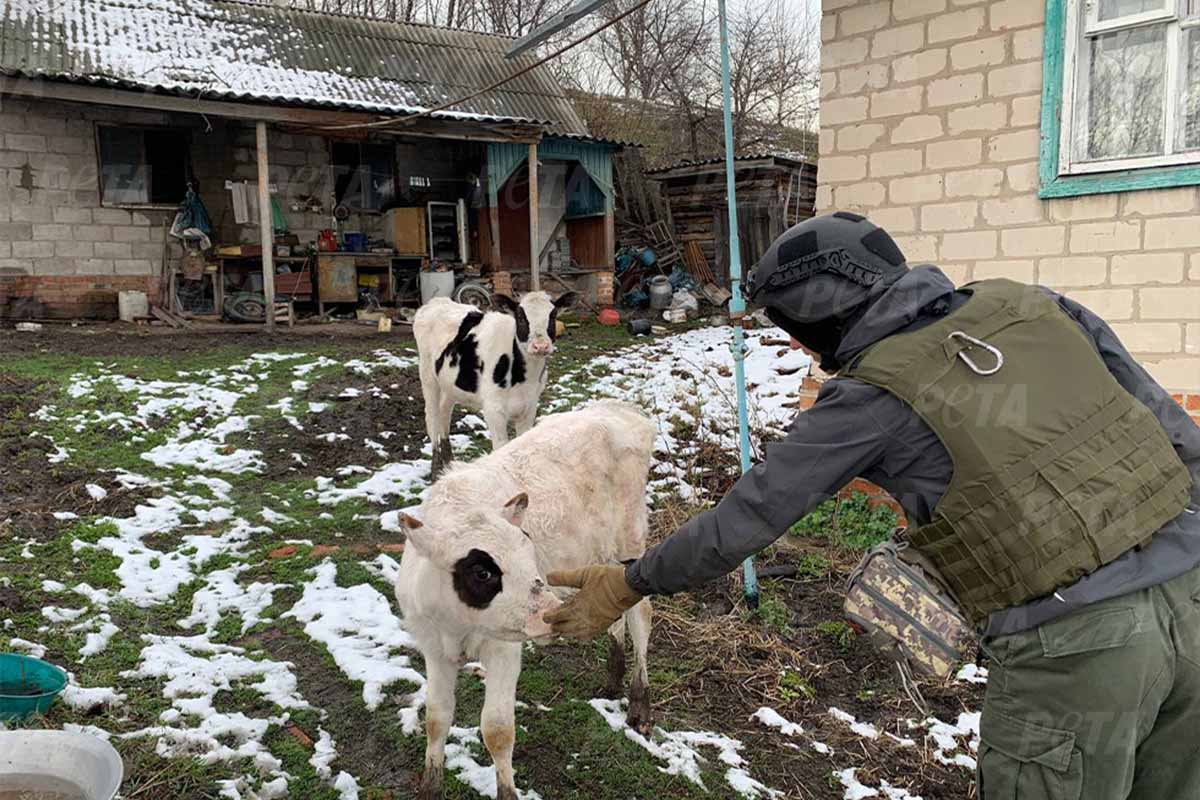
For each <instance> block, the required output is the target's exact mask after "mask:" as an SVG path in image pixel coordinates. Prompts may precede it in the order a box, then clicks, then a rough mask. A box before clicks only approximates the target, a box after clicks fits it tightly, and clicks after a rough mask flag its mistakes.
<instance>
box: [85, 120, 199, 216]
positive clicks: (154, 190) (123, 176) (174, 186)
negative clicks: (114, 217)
mask: <svg viewBox="0 0 1200 800" xmlns="http://www.w3.org/2000/svg"><path fill="white" fill-rule="evenodd" d="M97 139H98V144H99V146H98V151H99V158H100V202H101V203H102V204H103V205H110V206H111V205H156V206H175V205H178V204H179V203H180V202H181V201H182V200H183V198H184V195H186V194H187V186H188V182H189V181H190V180H191V165H190V162H189V159H188V152H189V150H190V146H189V145H190V138H189V136H188V132H187V131H184V130H178V129H173V128H126V127H111V126H107V125H105V126H101V127H100V128H99V129H98V131H97Z"/></svg>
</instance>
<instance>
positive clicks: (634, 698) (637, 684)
mask: <svg viewBox="0 0 1200 800" xmlns="http://www.w3.org/2000/svg"><path fill="white" fill-rule="evenodd" d="M651 615H652V609H651V608H650V600H649V598H646V599H644V600H642V602H640V603H638V604H637V605H636V606H634V607H633V608H631V609H629V610H628V611H626V612H625V621H626V622H627V623H628V625H629V636H630V638H631V639H633V680H632V681H631V682H630V684H629V717H628V722H629V726H630V727H631V728H634V729H636V730H638V731H640V732H641V733H643V734H647V733H649V732H650V728H651V725H652V724H653V719H652V716H653V714H652V712H651V710H650V676H649V671H648V668H647V666H646V656H647V652H648V651H649V649H650V618H651Z"/></svg>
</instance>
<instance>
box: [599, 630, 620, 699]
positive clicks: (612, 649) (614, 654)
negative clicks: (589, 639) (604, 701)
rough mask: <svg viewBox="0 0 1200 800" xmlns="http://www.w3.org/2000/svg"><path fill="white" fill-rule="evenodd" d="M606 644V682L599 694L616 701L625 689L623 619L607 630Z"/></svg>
mask: <svg viewBox="0 0 1200 800" xmlns="http://www.w3.org/2000/svg"><path fill="white" fill-rule="evenodd" d="M608 643H609V646H608V682H607V683H606V684H605V685H604V689H603V690H602V691H601V693H600V694H601V696H602V697H607V698H609V699H616V698H618V697H620V696H621V690H622V689H623V688H624V687H625V617H621V618H620V619H619V620H617V621H616V622H614V623H613V624H612V627H610V628H609V629H608Z"/></svg>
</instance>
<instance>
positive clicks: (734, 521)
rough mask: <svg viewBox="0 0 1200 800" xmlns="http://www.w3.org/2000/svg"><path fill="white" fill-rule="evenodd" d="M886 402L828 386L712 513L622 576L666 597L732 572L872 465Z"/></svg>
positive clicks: (857, 387) (840, 384)
mask: <svg viewBox="0 0 1200 800" xmlns="http://www.w3.org/2000/svg"><path fill="white" fill-rule="evenodd" d="M889 400H891V398H890V396H889V395H887V393H886V392H884V391H883V390H882V389H878V388H876V387H874V386H868V385H867V384H865V383H862V382H860V381H855V380H847V379H838V378H835V379H833V380H829V381H826V383H825V384H824V386H822V387H821V391H820V393H819V394H818V395H817V401H816V403H815V404H814V405H813V407H812V408H811V409H809V410H808V411H805V412H803V413H801V414H798V415H797V416H796V420H795V421H794V422H793V423H792V427H791V430H790V431H789V433H788V435H787V437H786V438H785V439H784V440H783V441H780V442H776V443H773V444H769V445H767V447H766V458H765V460H764V461H763V462H762V463H760V464H757V465H756V466H755V467H754V468H752V469H751V470H750V471H749V472H747V473H746V474H745V475H743V476H742V477H741V479H739V480H738V482H737V483H736V484H734V486H733V488H731V489H730V490H729V492H728V493H727V494H726V495H725V497H724V498H722V499H721V502H720V503H719V504H718V505H717V507H716V508H714V509H712V510H710V511H706V512H704V513H702V514H699V515H697V516H695V517H693V518H692V519H691V520H689V521H688V522H686V523H685V524H684V525H683V526H682V527H680V528H679V530H677V531H676V532H675V533H674V534H673V535H672V536H671V537H670V538H668V539H666V540H664V541H663V542H661V543H659V544H658V545H657V546H655V547H653V548H651V549H650V550H648V551H647V552H646V553H645V555H643V556H642V557H641V558H640V559H638V560H637V561H634V562H633V563H631V564H630V565H629V566H628V567H627V568H626V570H625V577H626V579H627V580H628V581H629V585H630V586H632V587H633V588H634V589H635V590H636V591H638V592H641V593H642V594H647V595H648V594H671V593H673V592H678V591H683V590H685V589H690V588H693V587H696V586H699V585H701V584H703V583H706V582H708V581H710V580H713V579H714V578H718V577H720V576H721V575H724V574H726V573H727V572H730V571H732V570H733V569H735V568H736V567H737V566H738V565H739V564H741V563H742V561H744V560H745V559H746V558H747V557H748V556H751V555H753V554H754V553H757V552H758V551H759V550H762V549H763V548H764V547H766V546H767V545H769V544H771V543H772V542H774V541H775V540H776V539H778V538H779V537H780V536H781V535H783V534H784V533H786V532H787V530H788V528H790V527H791V526H792V524H794V523H795V522H796V521H797V520H799V519H800V518H801V517H803V516H804V515H805V514H807V513H808V512H809V511H811V510H812V509H813V508H814V507H816V506H817V504H819V503H820V502H822V501H823V500H826V499H828V498H829V497H831V496H832V495H833V494H834V493H835V492H837V491H838V490H839V489H840V488H842V487H843V486H844V485H846V483H848V482H849V481H850V480H851V479H853V478H854V477H855V476H857V475H859V474H860V473H861V472H862V471H864V470H866V469H867V468H869V467H870V466H871V465H872V464H874V463H875V462H876V461H878V459H879V458H880V456H881V455H882V453H883V451H884V449H885V447H886V445H887V440H888V432H887V430H888V429H887V427H886V425H887V422H886V420H887V419H888V418H889V416H890V417H891V418H893V419H894V415H889V414H886V413H881V412H882V411H883V410H884V409H885V408H886V407H887V406H888V405H889V404H888V401H889Z"/></svg>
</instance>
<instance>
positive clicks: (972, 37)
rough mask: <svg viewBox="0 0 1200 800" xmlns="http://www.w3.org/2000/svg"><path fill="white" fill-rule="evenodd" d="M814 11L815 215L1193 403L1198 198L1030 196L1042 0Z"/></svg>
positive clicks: (874, 1)
mask: <svg viewBox="0 0 1200 800" xmlns="http://www.w3.org/2000/svg"><path fill="white" fill-rule="evenodd" d="M823 6H824V14H825V16H824V20H823V24H822V31H823V35H824V37H825V40H826V43H825V45H824V47H823V50H822V70H823V72H822V98H823V99H822V109H821V124H822V130H821V145H822V149H821V152H822V156H823V158H822V163H821V169H820V170H819V175H818V179H819V186H818V194H817V200H818V208H819V210H821V211H828V210H832V209H833V208H834V207H835V206H839V205H842V204H847V205H851V206H853V208H854V209H855V210H857V211H859V212H861V213H866V214H868V215H870V216H871V217H872V218H873V219H876V220H877V221H878V222H879V223H881V224H883V225H884V227H886V228H888V229H889V230H891V231H893V233H894V234H896V240H897V242H898V243H899V244H900V246H901V248H902V249H904V251H905V252H906V254H907V255H908V256H909V259H910V261H914V262H919V261H932V262H936V263H939V264H940V265H942V266H943V267H944V268H945V270H946V272H947V274H950V275H952V277H953V278H954V279H955V280H959V281H966V280H973V279H979V278H983V277H993V276H1005V277H1010V278H1014V279H1018V280H1027V281H1037V282H1039V283H1042V284H1045V285H1048V286H1051V287H1053V288H1055V289H1057V290H1060V291H1064V292H1066V293H1067V294H1069V295H1070V296H1072V297H1074V298H1076V299H1078V300H1079V301H1080V302H1082V303H1084V304H1085V305H1087V306H1088V307H1090V308H1091V309H1092V310H1094V311H1096V312H1097V313H1099V314H1100V315H1101V316H1103V317H1105V318H1106V319H1108V320H1109V321H1111V322H1112V323H1114V324H1115V325H1116V326H1117V330H1118V333H1119V334H1120V335H1121V336H1122V337H1123V338H1124V339H1125V341H1126V343H1127V345H1128V346H1129V347H1130V348H1131V349H1132V350H1133V352H1134V353H1135V355H1138V356H1139V357H1140V358H1141V359H1142V361H1143V362H1144V363H1145V364H1146V366H1147V368H1148V369H1149V370H1150V371H1151V373H1152V374H1154V375H1155V377H1157V378H1158V379H1159V380H1160V381H1162V382H1163V384H1164V385H1166V386H1167V387H1168V388H1170V389H1172V390H1176V391H1184V392H1196V393H1200V189H1197V188H1196V187H1187V188H1180V189H1166V190H1157V191H1141V192H1129V193H1123V194H1109V195H1090V196H1085V197H1077V198H1065V199H1055V200H1041V199H1039V198H1038V197H1037V187H1038V162H1037V160H1038V148H1039V144H1040V131H1039V128H1040V115H1041V90H1042V81H1041V72H1042V51H1043V33H1044V31H1043V26H1042V23H1043V18H1044V15H1045V2H1044V0H891V1H890V3H889V2H879V0H824V2H823ZM14 132H15V133H18V134H29V133H34V134H36V132H33V131H27V130H24V129H21V130H17V131H14ZM43 135H50V136H53V135H54V133H53V132H52V131H46V132H45V133H44V134H43ZM27 144H29V145H34V144H38V143H37V142H35V141H30V142H27ZM43 155H44V153H43ZM827 165H828V166H827ZM2 219H3V218H0V228H2V226H3V224H4V223H3V221H2ZM12 219H13V220H14V221H16V219H17V218H16V217H15V216H13V217H12ZM23 221H28V222H29V223H31V224H32V223H36V224H46V223H51V224H53V223H58V222H59V220H55V219H50V220H43V219H36V220H35V219H26V220H23ZM94 222H95V223H97V224H100V223H102V222H103V221H102V220H99V219H96V220H94Z"/></svg>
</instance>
